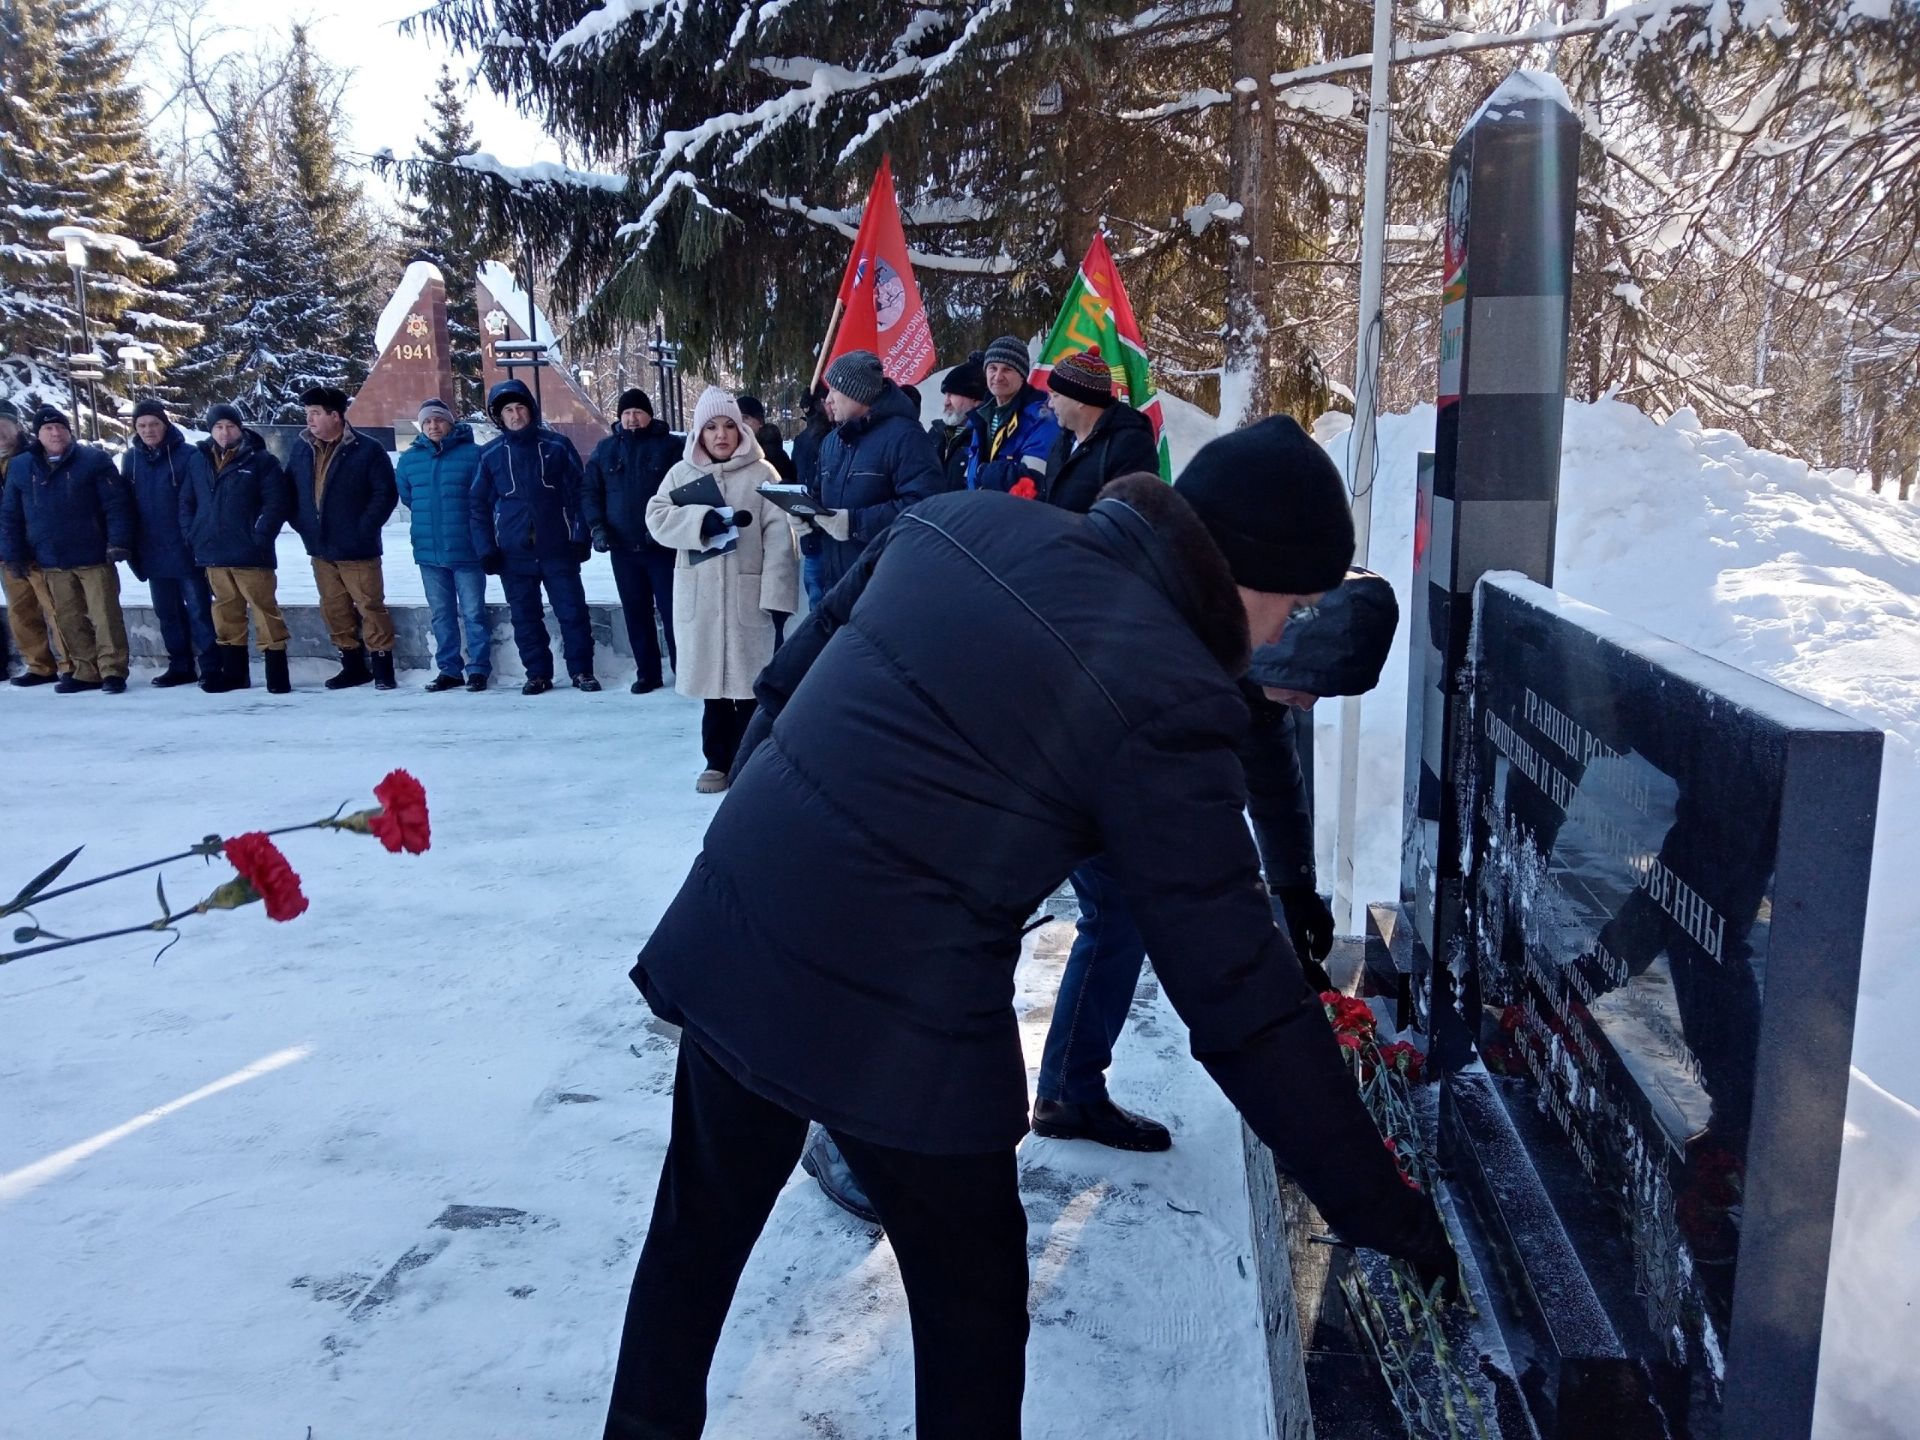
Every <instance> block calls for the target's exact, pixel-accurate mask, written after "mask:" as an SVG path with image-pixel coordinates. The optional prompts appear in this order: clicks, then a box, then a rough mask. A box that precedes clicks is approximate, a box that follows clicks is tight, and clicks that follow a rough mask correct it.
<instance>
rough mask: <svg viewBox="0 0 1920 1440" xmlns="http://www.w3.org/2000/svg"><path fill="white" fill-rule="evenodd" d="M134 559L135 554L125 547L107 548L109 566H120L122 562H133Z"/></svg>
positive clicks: (113, 546)
mask: <svg viewBox="0 0 1920 1440" xmlns="http://www.w3.org/2000/svg"><path fill="white" fill-rule="evenodd" d="M132 558H133V552H132V551H131V550H129V549H127V547H126V546H124V545H109V546H107V563H108V564H109V565H118V564H119V563H120V562H121V561H122V560H131V559H132Z"/></svg>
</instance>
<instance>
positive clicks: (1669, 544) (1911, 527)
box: [1314, 401, 1920, 1440]
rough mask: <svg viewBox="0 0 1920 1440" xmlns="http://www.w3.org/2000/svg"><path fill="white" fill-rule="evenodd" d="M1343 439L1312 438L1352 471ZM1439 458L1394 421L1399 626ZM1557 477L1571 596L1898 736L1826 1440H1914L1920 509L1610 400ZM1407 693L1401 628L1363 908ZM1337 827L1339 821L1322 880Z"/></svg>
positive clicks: (1873, 925) (1888, 781)
mask: <svg viewBox="0 0 1920 1440" xmlns="http://www.w3.org/2000/svg"><path fill="white" fill-rule="evenodd" d="M1344 418H1345V417H1331V416H1329V417H1323V419H1322V421H1321V422H1320V423H1318V424H1316V425H1315V427H1314V433H1315V435H1316V437H1317V438H1319V439H1320V441H1321V443H1322V444H1324V445H1326V446H1327V449H1328V451H1329V453H1330V454H1331V455H1332V456H1333V459H1334V462H1335V463H1336V464H1337V465H1339V466H1340V467H1341V468H1342V470H1343V471H1344V470H1345V468H1346V463H1347V444H1346V439H1347V426H1346V425H1345V424H1344V423H1342V422H1344ZM1432 447H1433V408H1432V407H1431V406H1425V405H1423V406H1420V407H1419V408H1417V409H1415V410H1414V411H1412V412H1411V413H1410V414H1405V415H1388V416H1384V417H1382V419H1381V421H1380V444H1379V472H1378V474H1377V476H1376V478H1375V482H1374V502H1373V541H1372V553H1371V559H1370V564H1371V566H1372V568H1374V569H1376V570H1379V571H1380V572H1381V573H1382V574H1384V575H1385V576H1386V577H1387V578H1388V579H1389V580H1391V581H1392V582H1393V585H1394V588H1395V591H1396V592H1397V593H1398V595H1399V597H1400V602H1401V607H1402V613H1403V614H1404V613H1406V607H1407V598H1408V597H1407V588H1408V577H1409V575H1410V574H1411V569H1412V520H1413V504H1414V502H1413V493H1414V466H1415V457H1416V455H1417V453H1418V452H1419V451H1420V450H1422V449H1431V448H1432ZM1561 463H1562V470H1561V477H1560V524H1559V534H1558V538H1557V550H1558V557H1559V558H1558V573H1557V575H1556V577H1555V579H1556V584H1557V586H1558V588H1560V589H1561V590H1564V591H1566V592H1567V593H1568V594H1570V595H1573V596H1575V597H1577V598H1578V599H1581V600H1585V601H1587V602H1589V603H1590V604H1594V605H1598V606H1600V607H1601V608H1603V609H1606V610H1610V611H1612V612H1613V613H1614V614H1616V615H1619V616H1621V617H1623V618H1625V619H1628V620H1632V621H1634V622H1636V623H1638V624H1640V625H1644V626H1646V627H1647V628H1648V629H1650V630H1653V631H1656V632H1658V633H1659V634H1662V635H1666V636H1668V637H1670V638H1672V639H1674V640H1678V641H1680V642H1681V643H1683V644H1686V645H1691V646H1693V647H1694V648H1696V649H1698V650H1701V651H1704V652H1705V653H1706V654H1709V655H1712V656H1715V657H1717V658H1718V659H1721V660H1725V661H1727V662H1728V663H1730V664H1733V665H1737V666H1740V667H1741V668H1743V669H1746V670H1751V671H1753V672H1755V673H1757V674H1760V675H1764V676H1766V677H1767V678H1769V679H1771V680H1774V681H1776V682H1778V683H1779V684H1781V685H1784V686H1786V687H1787V688H1789V689H1792V690H1797V691H1799V692H1800V693H1802V694H1804V695H1808V696H1811V697H1812V698H1814V699H1815V700H1818V701H1821V702H1822V703H1824V704H1827V705H1831V706H1832V707H1833V708H1834V709H1836V710H1840V711H1842V712H1844V713H1846V714H1848V715H1852V716H1855V717H1857V718H1859V719H1861V720H1865V721H1867V722H1868V723H1870V724H1873V725H1877V726H1879V727H1881V728H1882V729H1884V730H1885V731H1886V732H1887V742H1886V756H1885V761H1884V770H1883V776H1882V781H1881V788H1880V814H1879V820H1878V824H1877V826H1876V829H1875V835H1874V878H1873V886H1872V890H1871V893H1870V895H1869V898H1868V905H1867V935H1866V947H1865V955H1864V959H1863V963H1862V967H1861V975H1860V1015H1859V1020H1858V1023H1857V1025H1856V1029H1855V1034H1854V1062H1855V1065H1856V1066H1857V1067H1858V1068H1857V1070H1856V1072H1855V1080H1854V1085H1853V1088H1852V1091H1851V1092H1850V1095H1849V1100H1848V1123H1847V1137H1846V1146H1845V1152H1844V1160H1843V1163H1842V1170H1841V1192H1840V1222H1839V1224H1838V1226H1837V1227H1836V1238H1835V1242H1834V1270H1833V1275H1832V1279H1831V1283H1830V1285H1829V1288H1828V1304H1827V1316H1828V1319H1827V1330H1826V1345H1825V1349H1824V1352H1823V1360H1822V1377H1821V1392H1820V1409H1819V1417H1820V1419H1819V1425H1818V1427H1817V1433H1818V1434H1819V1435H1821V1436H1823V1437H1834V1440H1838V1437H1840V1436H1843V1435H1844V1436H1846V1437H1848V1440H1863V1437H1875V1436H1881V1435H1886V1436H1894V1435H1897V1434H1900V1433H1903V1430H1902V1427H1903V1426H1904V1425H1905V1424H1906V1419H1905V1417H1909V1416H1911V1415H1912V1414H1913V1413H1915V1412H1916V1411H1920V1367H1915V1366H1914V1365H1913V1364H1912V1363H1911V1346H1910V1343H1909V1340H1908V1336H1909V1335H1910V1330H1911V1324H1912V1316H1913V1306H1914V1303H1915V1300H1916V1297H1920V1202H1916V1201H1915V1198H1914V1197H1915V1193H1916V1189H1920V1112H1917V1111H1916V1110H1915V1109H1914V1102H1915V1101H1916V1100H1920V1081H1916V1079H1915V1076H1914V1071H1913V1068H1912V1067H1911V1066H1910V1065H1909V1064H1908V1063H1907V1057H1908V1055H1909V1054H1910V1052H1911V1048H1912V1046H1911V1032H1912V1029H1913V1026H1914V1023H1915V1020H1916V1018H1920V967H1915V966H1913V965H1912V964H1910V963H1909V959H1908V954H1909V951H1910V949H1911V946H1912V944H1913V943H1914V940H1915V938H1916V937H1920V886H1916V885H1914V884H1912V883H1911V882H1910V881H1909V880H1908V879H1907V876H1908V874H1909V872H1910V871H1911V867H1912V857H1913V855H1914V853H1915V850H1916V847H1920V599H1916V597H1920V510H1916V509H1915V508H1914V507H1912V506H1908V505H1901V504H1899V503H1898V502H1897V501H1894V500H1891V499H1888V498H1885V497H1882V496H1878V495H1874V494H1871V493H1869V492H1866V491H1864V490H1862V489H1861V488H1860V486H1859V482H1858V481H1857V480H1856V479H1855V478H1854V477H1853V476H1852V474H1851V472H1847V471H1839V472H1821V471H1816V470H1812V469H1810V468H1809V467H1808V466H1807V465H1806V464H1804V463H1803V462H1801V461H1798V460H1790V459H1787V458H1786V457H1784V456H1780V455H1775V454H1773V453H1771V452H1769V451H1765V450H1756V449H1754V448H1752V447H1751V446H1749V445H1747V444H1746V443H1745V442H1744V441H1743V440H1742V439H1741V438H1740V437H1739V436H1738V435H1735V434H1733V433H1732V432H1730V431H1726V430H1714V429H1710V428H1707V427H1705V426H1703V425H1702V424H1701V423H1700V421H1699V420H1698V418H1697V417H1695V416H1694V415H1693V414H1692V413H1691V412H1682V413H1681V414H1679V415H1676V416H1675V417H1673V418H1672V419H1671V420H1669V421H1668V422H1667V423H1665V424H1658V423H1656V422H1654V421H1653V420H1650V419H1648V418H1647V416H1645V415H1644V414H1642V413H1641V412H1640V411H1638V410H1636V409H1634V408H1633V407H1631V406H1629V405H1625V404H1620V403H1618V402H1612V401H1604V402H1601V403H1598V404H1592V405H1586V404H1569V405H1568V406H1567V412H1566V427H1565V432H1564V441H1563V446H1562V462H1561ZM1406 685H1407V641H1406V633H1405V627H1404V626H1403V627H1402V631H1401V634H1400V635H1398V636H1397V637H1396V638H1395V640H1394V647H1393V651H1392V653H1391V654H1390V655H1389V657H1388V659H1387V667H1386V672H1385V675H1384V677H1383V679H1382V682H1381V685H1380V688H1379V689H1378V690H1376V691H1375V692H1374V693H1373V694H1371V695H1369V696H1368V697H1367V699H1366V703H1365V707H1364V709H1363V712H1362V713H1363V717H1364V719H1363V735H1364V740H1365V745H1364V748H1363V751H1362V758H1361V778H1360V787H1361V788H1360V806H1359V808H1360V816H1361V821H1360V833H1359V849H1358V854H1357V856H1356V876H1355V896H1356V899H1357V900H1380V899H1388V898H1391V897H1392V896H1393V895H1394V894H1395V893H1396V892H1397V890H1398V886H1399V843H1400V809H1401V784H1402V778H1401V776H1402V760H1401V757H1402V753H1403V748H1402V747H1403V744H1404V740H1405V724H1406ZM1317 719H1318V730H1317V732H1316V735H1317V747H1316V759H1317V766H1318V773H1317V784H1318V785H1319V786H1320V787H1321V790H1320V793H1321V794H1323V795H1331V794H1333V793H1334V791H1333V786H1334V785H1335V783H1336V779H1335V774H1334V767H1335V765H1336V764H1337V760H1338V754H1339V742H1338V734H1339V730H1338V723H1339V720H1338V709H1337V707H1335V706H1331V705H1328V706H1322V707H1320V709H1319V711H1318V712H1317ZM1332 810H1333V807H1332V806H1331V805H1325V806H1322V807H1321V820H1322V828H1321V833H1320V837H1319V839H1320V845H1321V855H1322V857H1323V859H1324V858H1326V857H1329V856H1330V854H1331V850H1330V847H1331V844H1332V834H1331V828H1330V827H1331V816H1332ZM1327 873H1329V874H1330V873H1331V870H1330V869H1329V870H1328V872H1327ZM1896 1417H1901V1418H1899V1419H1898V1420H1897V1419H1896ZM1904 1433H1911V1432H1910V1431H1906V1432H1904Z"/></svg>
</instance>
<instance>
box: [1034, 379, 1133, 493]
mask: <svg viewBox="0 0 1920 1440" xmlns="http://www.w3.org/2000/svg"><path fill="white" fill-rule="evenodd" d="M1047 408H1048V409H1050V410H1052V411H1053V415H1054V418H1055V419H1056V420H1058V421H1059V422H1060V435H1059V438H1058V439H1056V440H1055V441H1054V442H1053V448H1052V449H1051V450H1049V451H1048V452H1047V475H1046V479H1044V480H1043V481H1041V483H1040V498H1041V499H1042V500H1045V501H1046V502H1047V503H1048V504H1049V505H1058V506H1059V507H1060V508H1061V509H1062V510H1076V511H1085V510H1087V509H1089V508H1091V507H1092V505H1093V501H1094V497H1095V496H1097V495H1098V494H1099V493H1100V492H1101V491H1102V490H1104V489H1106V488H1107V486H1108V485H1110V484H1112V483H1113V482H1114V481H1115V480H1118V479H1119V478H1120V477H1121V476H1122V475H1138V474H1140V473H1141V472H1143V471H1144V472H1145V473H1147V474H1149V475H1157V474H1159V473H1160V438H1159V437H1158V436H1157V435H1155V434H1154V433H1153V422H1152V421H1151V420H1149V419H1147V417H1146V416H1145V415H1142V414H1141V413H1140V412H1139V411H1138V410H1136V409H1134V408H1133V406H1131V405H1129V404H1127V402H1126V401H1124V400H1119V399H1116V398H1114V393H1113V376H1112V372H1111V371H1109V370H1108V368H1107V362H1106V361H1105V360H1103V359H1101V358H1100V352H1099V351H1098V350H1087V351H1083V352H1082V353H1080V354H1078V355H1069V356H1067V357H1066V358H1065V359H1063V360H1061V362H1060V363H1059V364H1058V365H1055V366H1054V367H1053V372H1052V373H1051V374H1050V375H1049V376H1048V377H1047Z"/></svg>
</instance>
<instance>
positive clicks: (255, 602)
mask: <svg viewBox="0 0 1920 1440" xmlns="http://www.w3.org/2000/svg"><path fill="white" fill-rule="evenodd" d="M207 584H208V585H210V586H211V587H212V588H213V638H214V639H215V640H218V641H219V642H220V643H221V644H222V645H238V646H239V647H240V648H241V649H242V650H244V649H246V648H247V607H248V606H249V605H251V606H252V607H253V625H254V629H255V630H256V631H257V632H258V634H259V636H260V650H261V653H262V654H264V653H266V652H267V651H269V650H284V649H286V648H287V622H286V620H285V618H284V617H282V615H281V614H280V601H279V598H278V596H277V595H276V594H275V581H274V574H273V571H271V570H268V569H265V568H263V567H253V566H249V567H246V568H244V569H243V568H237V567H233V566H227V565H210V566H208V567H207Z"/></svg>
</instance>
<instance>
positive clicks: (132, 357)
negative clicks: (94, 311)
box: [116, 340, 160, 404]
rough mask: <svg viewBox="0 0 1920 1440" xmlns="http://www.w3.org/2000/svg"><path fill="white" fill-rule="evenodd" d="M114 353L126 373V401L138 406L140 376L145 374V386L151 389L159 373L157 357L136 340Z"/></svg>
mask: <svg viewBox="0 0 1920 1440" xmlns="http://www.w3.org/2000/svg"><path fill="white" fill-rule="evenodd" d="M116 353H117V354H118V355H119V357H120V364H121V366H122V367H123V368H125V370H126V372H127V399H128V400H129V401H130V402H132V403H134V404H138V403H139V399H140V396H139V388H140V387H139V381H140V375H141V373H142V372H145V374H146V377H147V385H148V387H149V388H151V387H152V385H153V381H154V377H155V376H156V375H157V374H159V371H160V367H159V365H158V363H156V362H157V361H158V358H159V357H158V355H157V354H156V353H155V352H154V351H153V350H152V349H150V348H149V347H148V346H146V345H143V344H142V343H141V342H139V341H138V340H132V341H129V342H128V343H127V344H125V345H122V346H121V347H120V349H119V350H118V351H117V352H116Z"/></svg>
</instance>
